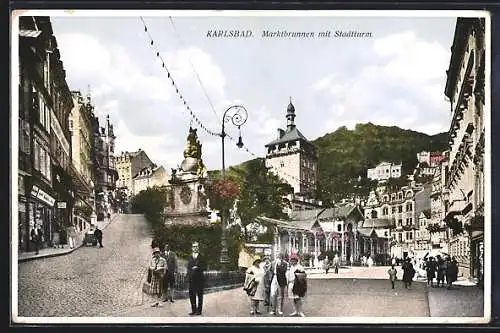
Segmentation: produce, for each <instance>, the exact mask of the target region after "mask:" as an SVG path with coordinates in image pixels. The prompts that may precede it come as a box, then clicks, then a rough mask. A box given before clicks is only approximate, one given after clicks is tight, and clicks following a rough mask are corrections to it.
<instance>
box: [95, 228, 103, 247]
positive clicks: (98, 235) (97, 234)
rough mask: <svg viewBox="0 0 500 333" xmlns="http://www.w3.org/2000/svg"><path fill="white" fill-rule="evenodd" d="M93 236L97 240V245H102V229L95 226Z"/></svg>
mask: <svg viewBox="0 0 500 333" xmlns="http://www.w3.org/2000/svg"><path fill="white" fill-rule="evenodd" d="M94 236H95V238H96V239H97V241H98V242H99V247H103V246H102V231H101V229H99V228H98V227H97V226H96V227H95V231H94Z"/></svg>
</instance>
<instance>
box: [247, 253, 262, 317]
mask: <svg viewBox="0 0 500 333" xmlns="http://www.w3.org/2000/svg"><path fill="white" fill-rule="evenodd" d="M261 262H262V260H261V259H260V258H257V259H255V260H254V261H253V263H252V266H250V267H249V268H248V269H247V271H246V275H245V282H246V283H245V288H244V289H246V292H247V295H248V296H249V299H250V314H251V315H253V314H261V312H260V311H259V307H260V302H262V301H264V299H265V286H264V275H265V272H264V268H263V267H262V266H261Z"/></svg>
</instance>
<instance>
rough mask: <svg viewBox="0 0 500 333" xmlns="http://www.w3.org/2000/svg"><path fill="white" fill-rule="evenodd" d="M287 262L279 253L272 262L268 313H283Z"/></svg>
mask: <svg viewBox="0 0 500 333" xmlns="http://www.w3.org/2000/svg"><path fill="white" fill-rule="evenodd" d="M287 270H288V263H287V262H286V261H285V259H284V255H283V254H282V253H280V254H279V255H278V258H276V260H275V262H274V263H273V271H274V274H273V280H272V282H271V312H269V314H271V315H274V314H278V315H283V303H284V301H285V292H286V286H287V280H286V272H287Z"/></svg>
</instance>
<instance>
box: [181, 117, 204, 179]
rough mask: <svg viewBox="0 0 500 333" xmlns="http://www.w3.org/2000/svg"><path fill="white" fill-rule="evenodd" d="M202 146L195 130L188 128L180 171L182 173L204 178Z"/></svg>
mask: <svg viewBox="0 0 500 333" xmlns="http://www.w3.org/2000/svg"><path fill="white" fill-rule="evenodd" d="M201 147H202V144H201V143H200V141H199V140H198V134H197V129H196V128H192V127H189V134H188V137H187V143H186V149H184V158H185V159H184V161H183V162H182V165H181V169H182V171H184V172H193V173H195V174H196V175H198V176H204V175H205V173H206V167H205V165H204V164H203V160H202V158H201Z"/></svg>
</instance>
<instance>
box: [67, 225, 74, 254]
mask: <svg viewBox="0 0 500 333" xmlns="http://www.w3.org/2000/svg"><path fill="white" fill-rule="evenodd" d="M67 235H68V243H69V248H70V249H72V248H74V247H75V245H76V244H75V243H76V242H75V239H76V228H75V226H74V225H72V226H70V227H68V231H67Z"/></svg>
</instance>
